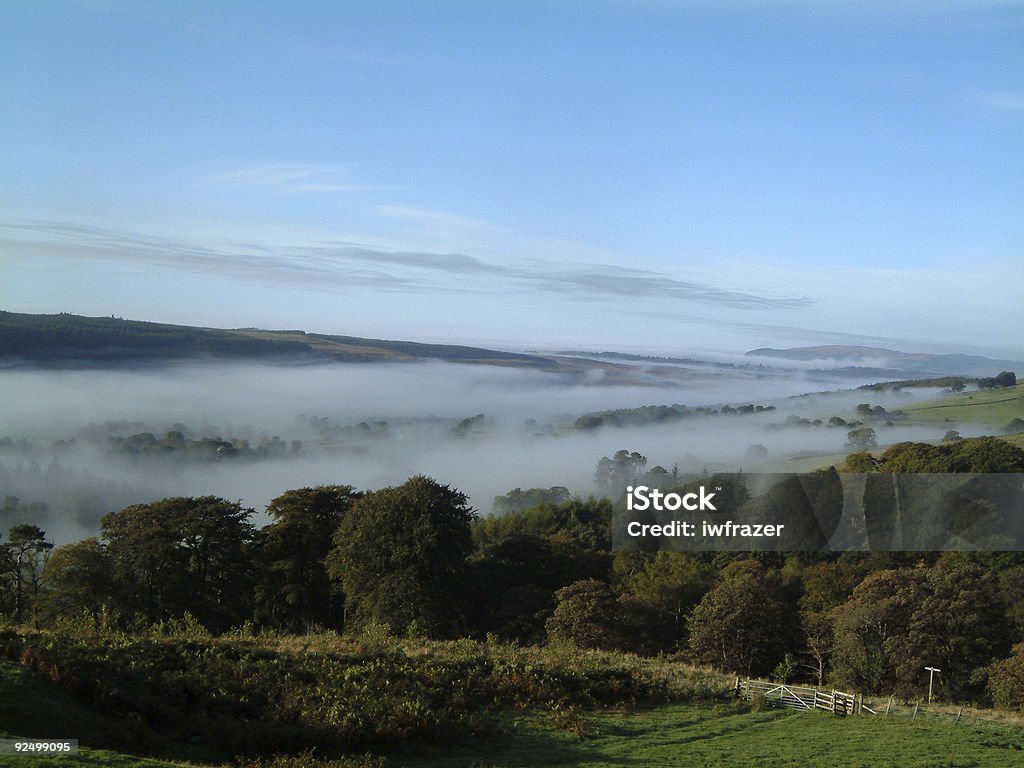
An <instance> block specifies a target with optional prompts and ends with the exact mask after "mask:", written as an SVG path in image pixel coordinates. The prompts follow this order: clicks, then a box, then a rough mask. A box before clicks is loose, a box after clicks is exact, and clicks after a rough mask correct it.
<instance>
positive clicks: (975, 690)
mask: <svg viewBox="0 0 1024 768" xmlns="http://www.w3.org/2000/svg"><path fill="white" fill-rule="evenodd" d="M1005 609H1006V605H1005V601H1004V599H1003V596H1002V593H1001V590H1000V587H999V581H998V580H997V579H996V577H995V576H993V574H992V573H991V570H990V569H987V568H984V567H982V566H981V565H979V564H978V563H976V562H972V561H971V560H969V559H967V558H966V557H964V556H963V555H961V554H959V553H952V552H950V553H946V554H944V555H943V556H942V557H941V558H939V560H938V562H936V563H935V565H934V566H932V567H931V568H930V569H928V574H927V580H926V582H925V584H924V594H923V596H922V599H921V601H920V603H919V604H918V605H917V606H916V609H915V610H914V612H913V614H912V615H911V617H910V621H909V623H908V625H907V631H906V633H904V634H900V635H897V636H895V637H893V638H892V640H891V642H890V643H889V653H890V656H891V657H892V659H893V662H894V664H895V667H896V681H897V691H898V692H899V693H901V694H903V695H904V696H907V697H911V696H914V695H918V696H920V695H923V694H924V692H925V690H926V685H927V683H926V675H925V673H924V668H925V667H926V666H933V667H938V668H940V669H941V670H942V678H941V680H942V687H941V689H940V690H941V695H942V697H943V698H948V699H951V700H952V701H965V700H977V699H978V698H979V696H980V695H981V694H982V692H983V691H984V689H985V683H986V672H987V667H988V666H989V665H990V664H991V663H992V662H993V661H995V660H996V659H999V658H1002V657H1003V656H1005V655H1006V653H1007V652H1008V651H1009V648H1010V644H1011V640H1010V637H1009V634H1008V632H1007V626H1006V622H1005Z"/></svg>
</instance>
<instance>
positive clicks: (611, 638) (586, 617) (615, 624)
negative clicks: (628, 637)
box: [544, 579, 624, 649]
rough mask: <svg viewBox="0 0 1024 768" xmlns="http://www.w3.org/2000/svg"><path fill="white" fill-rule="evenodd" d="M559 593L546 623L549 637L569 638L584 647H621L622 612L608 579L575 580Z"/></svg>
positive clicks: (550, 638)
mask: <svg viewBox="0 0 1024 768" xmlns="http://www.w3.org/2000/svg"><path fill="white" fill-rule="evenodd" d="M556 597H557V598H558V606H557V607H556V608H555V612H554V614H552V616H551V618H550V619H548V620H547V622H546V623H545V625H544V626H545V629H546V630H547V634H548V639H549V640H569V641H571V642H573V643H575V644H576V645H578V646H580V647H581V648H606V649H614V648H619V647H621V645H622V643H623V640H624V638H623V637H622V624H623V614H622V611H621V609H620V608H619V604H618V602H617V601H616V599H615V593H614V592H612V590H611V587H609V586H608V585H607V584H606V583H605V582H603V581H599V580H597V579H584V580H582V581H576V582H573V583H572V584H570V585H569V586H567V587H562V589H560V590H558V592H557V593H556Z"/></svg>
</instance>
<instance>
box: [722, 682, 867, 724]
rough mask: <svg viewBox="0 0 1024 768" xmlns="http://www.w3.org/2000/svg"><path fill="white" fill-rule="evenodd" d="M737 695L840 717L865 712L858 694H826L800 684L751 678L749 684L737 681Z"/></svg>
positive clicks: (776, 705) (831, 692) (840, 692)
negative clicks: (758, 697)
mask: <svg viewBox="0 0 1024 768" xmlns="http://www.w3.org/2000/svg"><path fill="white" fill-rule="evenodd" d="M736 696H737V697H739V698H742V699H746V700H748V701H749V700H751V699H753V698H754V697H756V696H762V697H764V700H765V702H766V703H767V704H768V705H769V706H773V707H786V708H788V709H803V710H807V711H810V710H814V709H823V710H825V711H826V712H833V713H835V714H837V715H856V714H859V713H860V712H861V709H862V706H861V697H860V695H859V694H856V693H844V692H842V691H837V690H835V689H834V688H833V689H832V690H831V691H823V690H820V689H818V688H807V687H804V686H799V685H785V684H783V683H770V682H768V681H767V680H751V679H750V678H749V677H748V678H747V679H746V680H745V681H741V680H740V679H739V678H738V677H737V678H736Z"/></svg>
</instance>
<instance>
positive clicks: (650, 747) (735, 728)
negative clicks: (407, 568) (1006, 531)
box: [0, 662, 1024, 768]
mask: <svg viewBox="0 0 1024 768" xmlns="http://www.w3.org/2000/svg"><path fill="white" fill-rule="evenodd" d="M0 723H2V725H0V735H2V736H3V737H7V738H9V737H12V736H15V735H16V736H22V737H23V736H35V737H50V738H54V737H59V738H78V739H79V740H80V742H81V745H82V746H81V754H80V755H78V756H77V757H68V756H66V757H52V758H50V757H0V766H4V767H6V766H32V767H33V768H43V767H46V768H51V767H54V766H73V765H84V766H110V767H113V768H121V767H122V766H123V767H124V768H128V767H129V766H140V767H141V768H170V767H171V766H184V765H193V766H199V765H210V764H208V763H197V762H193V763H187V762H176V761H161V760H151V759H144V758H140V757H135V756H132V755H130V754H129V753H130V752H131V749H130V748H129V747H128V746H124V747H122V749H123V750H124V751H123V752H117V751H110V750H106V749H96V748H90V747H89V746H88V745H89V744H90V743H93V744H95V743H104V744H109V743H111V741H112V740H116V739H117V734H116V733H115V732H114V731H115V730H116V726H114V725H112V724H111V723H110V722H108V721H106V720H104V719H103V718H102V717H100V716H99V715H97V714H95V713H93V712H90V711H89V710H87V709H85V708H83V707H82V706H81V705H79V704H78V703H77V702H75V701H74V700H73V699H71V698H70V697H69V696H67V695H66V694H65V693H64V692H63V691H62V690H61V689H60V688H59V687H57V686H55V685H53V684H52V683H50V682H49V681H47V680H45V679H43V678H41V677H39V676H35V675H31V674H29V673H27V672H26V671H25V670H24V669H22V668H21V667H19V666H18V665H16V664H14V663H10V662H5V663H2V664H0ZM183 751H187V750H183ZM186 757H187V755H183V758H186ZM384 758H385V765H386V766H389V767H390V768H397V767H398V766H406V767H407V768H442V767H443V768H449V767H451V768H513V767H518V766H565V767H566V768H568V767H570V766H578V767H579V768H610V767H612V766H616V767H621V768H641V767H644V766H665V767H666V768H669V767H671V766H695V765H700V766H722V767H725V766H737V767H738V766H749V765H763V766H793V767H794V768H796V767H797V766H801V767H804V766H830V767H831V766H843V768H847V767H850V768H856V767H857V766H863V767H864V768H868V766H870V767H871V768H885V767H886V766H891V767H892V768H896V767H897V766H898V767H899V768H925V767H926V766H927V767H928V768H931V767H932V766H948V767H950V768H969V767H971V766H979V767H983V766H984V767H987V766H992V768H1001V767H1002V766H1006V767H1007V768H1009V767H1010V766H1020V765H1022V764H1024V728H1021V727H1019V726H1015V725H1012V724H1007V723H1000V722H990V721H982V720H977V719H971V720H970V721H966V720H965V721H962V722H961V723H959V724H954V722H953V718H952V717H948V716H946V717H941V718H940V717H938V716H935V715H933V716H929V717H923V716H922V717H919V718H918V719H917V720H912V719H911V718H910V717H908V716H905V715H904V716H902V717H891V718H885V717H882V716H871V715H862V716H857V717H848V718H837V717H834V716H831V715H828V714H825V713H806V714H800V713H792V712H788V711H782V710H766V711H762V712H754V711H750V710H749V708H746V707H739V706H735V705H733V704H727V703H720V704H711V703H705V704H674V705H663V706H657V707H651V708H641V709H636V710H631V711H630V710H624V709H617V710H616V709H611V710H603V711H602V710H583V709H580V710H577V709H573V708H570V709H567V710H559V709H555V710H553V711H547V712H545V711H543V710H532V711H529V712H526V713H518V712H507V713H505V714H504V715H503V716H502V717H501V718H500V719H499V726H498V728H497V730H496V732H495V733H494V734H493V735H490V736H486V737H477V738H476V739H473V740H469V741H464V742H463V743H461V744H460V745H458V746H457V747H455V748H454V749H433V748H418V749H409V750H406V751H403V752H399V753H394V752H392V753H389V754H385V755H384ZM360 762H361V761H359V760H358V759H357V760H355V761H353V762H352V763H348V761H335V762H326V763H323V764H322V765H324V768H333V766H341V765H347V764H351V765H357V764H359V763H360ZM228 765H235V764H228ZM303 765H310V766H312V765H314V763H313V762H307V763H303Z"/></svg>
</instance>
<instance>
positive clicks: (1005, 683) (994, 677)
mask: <svg viewBox="0 0 1024 768" xmlns="http://www.w3.org/2000/svg"><path fill="white" fill-rule="evenodd" d="M988 691H989V694H990V695H991V696H992V701H993V702H994V703H995V705H996V706H997V707H1002V708H1003V709H1015V710H1017V711H1024V643H1018V644H1017V645H1015V646H1013V654H1012V655H1011V656H1010V657H1009V658H1006V659H1003V660H1002V661H999V662H997V663H995V664H993V665H992V668H991V669H990V670H989V676H988Z"/></svg>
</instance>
